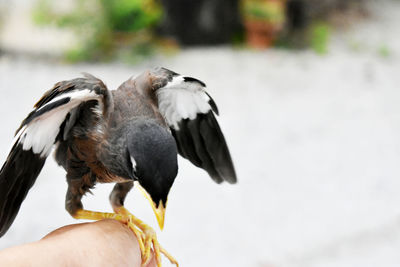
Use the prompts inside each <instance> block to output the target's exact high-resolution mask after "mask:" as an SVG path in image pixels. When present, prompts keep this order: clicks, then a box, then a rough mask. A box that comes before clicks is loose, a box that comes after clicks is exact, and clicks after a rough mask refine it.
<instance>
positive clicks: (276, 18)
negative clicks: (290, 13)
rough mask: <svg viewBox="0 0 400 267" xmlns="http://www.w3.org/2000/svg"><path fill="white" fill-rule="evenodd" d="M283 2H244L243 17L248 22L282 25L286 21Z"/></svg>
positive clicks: (262, 0)
mask: <svg viewBox="0 0 400 267" xmlns="http://www.w3.org/2000/svg"><path fill="white" fill-rule="evenodd" d="M283 2H284V1H280V0H244V1H243V15H244V17H245V19H248V20H258V21H264V22H268V23H272V24H279V25H281V24H283V22H284V20H285V14H284V12H283V8H282V7H283Z"/></svg>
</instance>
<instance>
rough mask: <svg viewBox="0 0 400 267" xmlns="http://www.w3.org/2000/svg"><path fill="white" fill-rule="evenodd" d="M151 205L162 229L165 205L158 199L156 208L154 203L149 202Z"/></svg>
mask: <svg viewBox="0 0 400 267" xmlns="http://www.w3.org/2000/svg"><path fill="white" fill-rule="evenodd" d="M151 207H152V208H153V211H154V214H155V215H156V218H157V222H158V225H159V226H160V229H161V230H162V229H163V228H164V218H165V207H164V204H163V203H162V202H161V201H160V203H158V208H157V207H156V205H155V203H154V202H153V201H152V202H151Z"/></svg>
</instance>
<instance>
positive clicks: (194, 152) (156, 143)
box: [0, 68, 236, 266]
mask: <svg viewBox="0 0 400 267" xmlns="http://www.w3.org/2000/svg"><path fill="white" fill-rule="evenodd" d="M214 114H217V115H218V109H217V106H216V104H215V102H214V100H213V99H212V98H211V97H210V95H209V94H208V93H207V92H206V91H205V84H204V83H203V82H201V81H199V80H197V79H195V78H191V77H186V76H182V75H179V74H177V73H175V72H173V71H170V70H167V69H165V68H156V69H154V70H151V71H146V72H144V73H143V74H141V75H140V76H138V77H137V78H135V79H133V78H131V79H129V80H127V81H126V82H124V83H123V84H122V85H121V86H120V87H119V88H118V89H117V90H114V91H110V90H108V89H107V87H106V86H105V85H104V83H103V82H102V81H101V80H99V79H97V78H95V77H94V76H92V75H89V74H85V75H84V78H77V79H73V80H69V81H62V82H59V83H57V84H55V86H54V87H53V88H52V89H51V90H49V91H47V92H46V93H45V94H44V96H43V97H42V98H41V99H40V100H39V101H38V102H37V103H36V104H35V106H34V109H33V111H32V112H31V113H29V115H28V116H27V117H26V118H25V120H24V121H23V122H22V124H21V126H20V127H19V129H18V130H17V132H16V134H15V138H14V142H13V144H12V148H11V151H10V153H9V155H8V157H7V160H6V162H5V163H4V165H3V167H2V168H1V171H0V236H2V235H4V234H5V233H6V232H7V230H8V228H9V227H10V226H11V224H12V222H13V221H14V219H15V216H16V215H17V213H18V210H19V208H20V206H21V203H22V201H23V200H24V199H25V197H26V195H27V193H28V191H29V189H30V188H31V187H32V185H33V184H34V182H35V180H36V178H37V176H38V175H39V173H40V171H41V169H42V167H43V165H44V163H45V161H46V158H47V156H48V155H49V154H50V152H51V150H52V147H53V146H55V160H56V161H57V163H58V164H59V165H60V166H62V167H63V168H64V169H65V170H66V172H67V182H68V191H67V195H66V201H65V207H66V209H67V211H68V212H69V213H70V214H71V215H72V216H73V217H74V218H77V219H89V220H100V219H105V218H112V219H116V220H119V221H121V222H123V223H125V224H127V225H128V226H129V228H131V230H132V231H133V232H134V234H135V235H136V237H137V239H138V242H139V245H140V248H141V252H142V260H143V263H144V264H146V263H147V262H148V261H149V260H150V250H151V248H152V249H153V250H154V252H155V256H156V261H157V265H158V266H161V256H160V255H161V254H160V253H163V254H164V255H165V256H166V257H167V258H168V259H169V260H170V261H171V262H172V263H175V264H176V265H177V262H176V260H175V259H174V258H173V257H172V256H170V255H169V254H168V253H167V252H166V251H165V250H164V249H163V248H162V247H161V246H160V245H159V243H158V242H157V239H156V234H155V232H154V230H153V229H152V228H150V227H149V226H147V225H146V224H144V223H143V222H142V221H141V220H139V219H138V218H136V217H135V216H134V215H132V214H131V213H130V212H129V211H128V210H126V209H125V208H124V200H125V197H126V195H127V194H128V192H129V191H130V190H131V189H132V187H133V185H134V181H137V185H138V186H139V188H141V189H142V192H143V193H144V195H145V196H146V197H147V198H148V200H149V201H150V204H151V206H152V208H153V211H154V212H155V215H156V217H157V221H158V224H159V226H160V228H161V229H162V228H163V225H164V213H165V208H166V206H167V197H168V193H169V191H170V188H171V186H172V184H173V183H174V180H175V177H176V175H177V172H178V164H177V155H178V153H179V154H180V155H181V156H183V157H184V158H186V159H188V160H190V161H191V162H192V163H193V164H194V165H196V166H197V167H200V168H202V169H204V170H206V171H207V172H208V174H209V175H210V176H211V178H212V179H213V180H214V181H215V182H217V183H221V182H223V181H227V182H228V183H235V182H236V174H235V170H234V167H233V164H232V160H231V156H230V153H229V150H228V147H227V145H226V142H225V139H224V136H223V134H222V131H221V129H220V127H219V125H218V122H217V120H216V118H215V116H214ZM97 182H99V183H111V182H115V183H116V185H115V187H114V189H113V190H112V192H111V195H110V202H111V205H112V207H113V210H114V212H115V213H105V212H96V211H88V210H85V209H84V208H83V205H82V202H81V199H82V196H83V195H84V194H85V193H87V192H89V191H90V189H91V188H93V187H94V185H95V184H96V183H97Z"/></svg>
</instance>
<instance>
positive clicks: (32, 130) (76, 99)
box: [0, 75, 109, 236]
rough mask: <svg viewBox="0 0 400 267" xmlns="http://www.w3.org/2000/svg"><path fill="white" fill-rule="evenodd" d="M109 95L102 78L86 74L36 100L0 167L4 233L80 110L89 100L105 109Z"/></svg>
mask: <svg viewBox="0 0 400 267" xmlns="http://www.w3.org/2000/svg"><path fill="white" fill-rule="evenodd" d="M108 98H109V92H108V90H107V88H106V86H105V85H104V84H103V83H102V82H101V81H100V80H99V79H97V78H95V77H93V76H90V75H85V78H78V79H73V80H70V81H63V82H59V83H57V84H56V85H55V86H54V87H53V88H52V89H51V90H49V91H47V92H46V93H45V94H44V96H43V97H42V98H41V99H40V100H39V102H37V103H36V105H35V106H34V109H33V111H32V112H31V113H30V114H29V115H28V116H27V117H26V118H25V120H24V121H23V122H22V124H21V126H20V127H19V129H18V130H17V133H16V135H15V138H14V142H13V145H12V148H11V151H10V153H9V155H8V157H7V160H6V162H5V163H4V165H3V167H2V168H1V170H0V236H2V235H4V234H5V233H6V231H7V230H8V228H9V227H10V225H11V224H12V222H13V221H14V219H15V216H16V215H17V213H18V211H19V208H20V206H21V203H22V201H23V200H24V199H25V197H26V195H27V193H28V191H29V189H30V188H31V187H32V186H33V184H34V182H35V180H36V178H37V176H38V175H39V173H40V171H41V170H42V167H43V165H44V163H45V161H46V158H47V156H48V155H49V153H50V152H51V149H52V146H53V144H54V143H55V142H56V141H57V139H58V138H62V137H63V136H67V135H68V132H69V131H70V130H71V128H72V127H73V125H74V124H75V122H76V120H77V118H76V116H75V115H74V114H75V113H76V109H77V108H78V107H79V106H80V105H82V104H84V103H86V102H88V101H98V102H100V103H101V104H99V105H98V106H99V109H101V108H102V107H104V106H105V105H104V102H105V101H106V99H108Z"/></svg>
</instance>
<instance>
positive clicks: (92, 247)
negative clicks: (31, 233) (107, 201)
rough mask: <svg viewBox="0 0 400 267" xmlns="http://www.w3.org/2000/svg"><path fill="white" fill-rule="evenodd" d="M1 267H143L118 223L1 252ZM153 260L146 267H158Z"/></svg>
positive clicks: (70, 229)
mask: <svg viewBox="0 0 400 267" xmlns="http://www.w3.org/2000/svg"><path fill="white" fill-rule="evenodd" d="M0 262H1V266H13V267H16V266H32V267H36V266H41V267H47V266H49V267H50V266H85V267H90V266H96V267H98V266H99V267H101V266H107V267H108V266H121V267H125V266H127V267H128V266H129V267H140V266H141V262H142V260H141V254H140V249H139V244H138V242H137V239H136V237H135V235H134V234H133V233H132V231H131V230H130V229H129V228H128V227H126V226H125V225H123V224H122V223H120V222H118V221H116V220H101V221H97V222H92V223H81V224H73V225H67V226H64V227H61V228H59V229H57V230H55V231H53V232H51V233H50V234H48V235H46V236H45V237H44V238H43V239H41V240H39V241H36V242H33V243H29V244H24V245H21V246H16V247H11V248H7V249H4V250H2V251H0ZM155 266H156V262H155V259H154V257H153V259H152V260H151V261H150V263H149V264H148V265H146V267H155Z"/></svg>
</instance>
